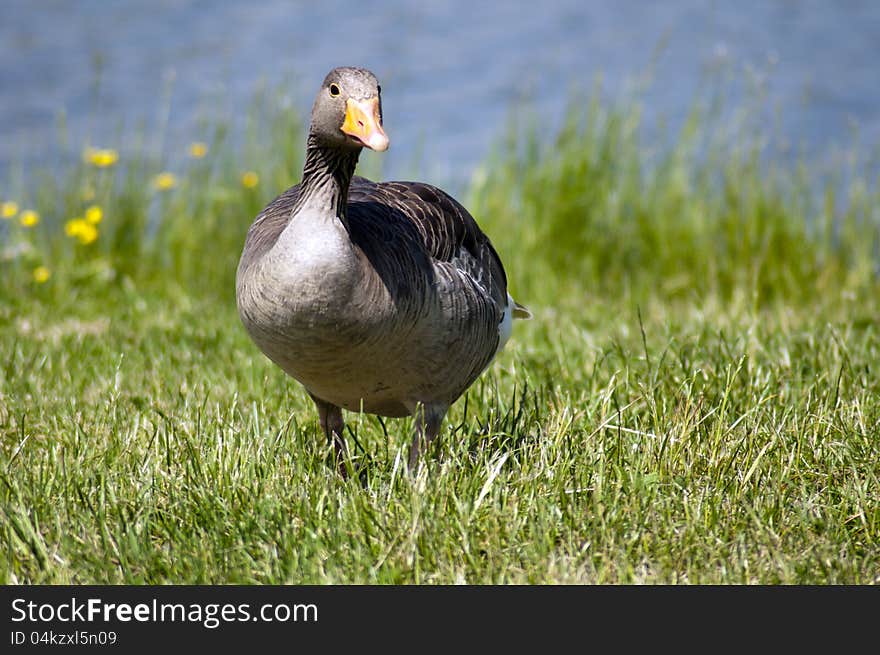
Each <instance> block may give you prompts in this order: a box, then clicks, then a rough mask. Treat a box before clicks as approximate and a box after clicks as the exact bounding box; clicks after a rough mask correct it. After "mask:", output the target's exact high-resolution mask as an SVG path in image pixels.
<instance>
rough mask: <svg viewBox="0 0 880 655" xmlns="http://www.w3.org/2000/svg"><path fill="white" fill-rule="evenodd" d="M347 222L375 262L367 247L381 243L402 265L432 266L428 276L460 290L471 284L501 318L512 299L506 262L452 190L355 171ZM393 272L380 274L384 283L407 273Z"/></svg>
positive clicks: (354, 236) (358, 241)
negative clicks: (367, 176) (379, 178)
mask: <svg viewBox="0 0 880 655" xmlns="http://www.w3.org/2000/svg"><path fill="white" fill-rule="evenodd" d="M348 223H349V230H350V233H351V237H352V241H354V242H355V243H358V245H361V247H362V248H363V249H364V251H365V254H366V255H367V257H368V258H370V259H371V261H372V260H373V258H372V257H371V256H370V255H371V253H370V252H369V250H371V249H372V248H374V247H377V246H379V244H381V246H380V247H382V248H385V249H389V248H390V249H392V250H393V253H394V257H392V258H388V257H387V256H386V257H383V259H386V260H387V259H391V260H392V261H395V262H397V263H398V264H399V268H401V269H402V268H410V270H413V268H411V267H415V268H418V269H421V270H428V269H433V273H431V271H428V272H429V277H430V275H431V274H433V275H434V276H439V277H441V278H443V279H441V280H439V282H440V283H441V285H442V284H451V285H453V287H459V288H458V289H457V291H467V290H468V289H467V288H466V287H473V288H472V289H470V290H472V291H473V292H474V293H477V294H478V295H480V296H482V303H480V302H478V303H477V304H485V303H489V304H490V305H492V307H491V310H492V313H493V314H496V313H497V318H498V320H500V317H501V313H502V312H503V311H504V308H505V307H506V306H507V303H508V301H507V275H506V274H505V272H504V266H503V265H502V263H501V259H500V258H499V257H498V253H497V252H496V251H495V248H494V247H493V246H492V243H491V242H490V241H489V238H488V237H487V236H486V235H485V234H484V233H483V231H482V230H481V229H480V227H479V226H478V225H477V222H476V221H475V220H474V218H473V217H472V216H471V215H470V213H469V212H468V211H467V209H465V208H464V207H463V206H462V205H461V204H460V203H459V202H458V201H456V200H455V199H454V198H453V197H452V196H450V195H449V194H448V193H446V192H444V191H442V190H441V189H438V188H437V187H435V186H432V185H430V184H424V183H421V182H382V183H374V182H371V181H370V180H367V179H365V178H362V177H357V176H356V177H354V178H353V179H352V182H351V186H350V188H349V194H348ZM387 254H388V253H387V250H386V255H387ZM394 273H396V274H395V275H391V276H385V275H382V277H383V279H385V280H386V283H388V282H391V283H392V284H393V283H394V282H393V280H394V278H397V279H403V278H405V277H407V273H406V271H405V270H398V271H396V272H394ZM380 274H381V272H380ZM410 277H411V276H410ZM387 278H392V279H387ZM401 291H403V290H402V289H401ZM392 293H393V291H392ZM486 309H487V310H488V309H490V308H488V307H487V308H486Z"/></svg>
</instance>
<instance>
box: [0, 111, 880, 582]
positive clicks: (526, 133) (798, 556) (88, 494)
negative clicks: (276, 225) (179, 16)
mask: <svg viewBox="0 0 880 655" xmlns="http://www.w3.org/2000/svg"><path fill="white" fill-rule="evenodd" d="M279 106H280V105H277V104H275V103H273V102H272V101H271V98H269V99H264V100H263V101H261V102H259V103H257V105H256V106H255V108H254V109H253V111H252V112H251V118H250V123H249V124H250V125H251V126H256V125H259V126H262V127H261V128H260V129H259V130H257V129H256V128H253V129H251V130H249V131H248V132H247V138H246V140H245V145H244V147H243V148H241V149H235V148H233V147H232V146H231V145H230V144H229V143H228V141H227V139H226V138H225V136H224V134H225V132H224V130H222V129H219V128H218V129H217V130H216V137H215V138H214V139H213V140H212V141H211V150H210V152H209V155H208V157H207V158H205V159H204V160H198V161H193V162H190V163H185V164H180V165H179V168H178V169H177V170H175V171H174V172H175V173H176V174H177V175H178V179H179V185H178V187H177V188H175V189H174V190H172V191H170V192H165V193H160V192H157V191H153V190H151V189H150V187H149V181H150V179H151V178H152V177H153V176H154V175H155V174H156V173H157V172H158V171H160V170H162V169H163V168H164V167H165V166H167V164H166V163H165V162H163V161H151V160H150V159H149V158H147V157H144V156H142V155H140V154H138V153H133V154H130V155H128V156H123V157H122V160H121V162H120V164H119V165H118V166H116V167H114V168H112V169H105V170H95V169H93V168H91V167H89V166H87V165H85V164H76V165H71V166H70V167H69V168H68V169H65V172H64V173H63V174H62V175H61V176H59V177H57V178H55V179H49V178H36V177H35V178H34V179H33V180H32V182H33V184H31V185H30V186H29V185H28V184H25V183H24V182H13V183H10V184H9V185H8V192H7V193H6V196H8V197H10V198H13V199H17V200H18V201H19V203H20V204H22V205H23V206H24V205H27V206H34V207H36V208H37V209H38V210H39V211H40V213H41V216H42V220H41V222H40V224H39V225H38V226H36V227H34V228H30V229H26V228H21V227H19V226H17V225H16V224H15V221H14V220H10V221H4V223H3V224H2V227H0V238H2V239H3V241H2V242H0V243H2V244H4V245H3V248H5V252H6V253H7V254H6V255H5V256H0V275H2V277H3V280H4V285H3V288H2V289H0V367H2V374H0V516H2V518H0V558H2V566H0V581H2V582H5V583H16V582H17V583H33V582H38V583H67V582H72V583H94V582H109V583H117V582H134V583H162V582H171V583H188V582H205V583H220V582H256V583H279V582H280V583H313V582H317V583H324V582H334V583H337V582H338V583H342V582H355V583H361V582H378V583H453V582H468V583H488V582H491V583H508V582H526V583H548V582H577V583H580V582H597V583H631V582H648V583H820V584H824V583H877V582H878V581H880V479H878V478H880V378H878V362H880V320H878V319H880V307H878V301H880V293H878V292H880V286H878V281H877V278H876V270H877V258H876V251H877V244H878V234H880V218H878V214H877V207H878V206H880V196H878V190H877V185H876V181H874V180H870V179H868V178H867V174H866V173H863V172H860V171H859V170H856V171H855V175H854V177H853V179H852V181H851V182H850V183H849V186H847V187H846V188H843V189H841V188H840V185H839V184H831V183H829V184H828V185H827V186H823V187H822V188H817V184H816V183H814V182H813V180H814V179H815V175H814V174H812V173H811V172H810V169H809V167H808V166H806V165H799V166H795V165H788V164H779V163H773V160H772V159H771V160H770V161H769V162H768V161H767V159H766V158H765V157H763V156H762V153H763V151H762V149H761V147H760V143H761V142H760V140H759V139H758V138H752V137H747V135H746V136H744V135H742V134H738V135H734V136H732V137H731V138H729V139H727V140H723V139H722V140H721V141H720V142H719V141H718V139H716V138H715V136H714V135H715V134H716V130H715V127H716V125H715V124H714V123H713V120H712V118H711V116H707V115H705V114H703V113H700V112H695V113H694V117H693V118H692V120H691V121H690V122H689V123H688V125H687V126H686V128H685V130H684V131H683V132H682V133H681V134H678V135H676V136H675V137H674V138H671V139H670V140H669V141H668V142H663V143H656V144H649V145H650V146H652V147H651V148H649V147H648V146H646V145H644V144H642V143H640V142H639V141H638V138H637V136H636V135H637V132H638V126H639V118H638V111H637V109H622V108H620V107H615V106H606V105H600V104H599V103H593V104H592V105H591V106H590V108H589V109H588V110H586V111H584V112H578V111H577V110H573V111H572V113H571V116H570V120H569V122H568V123H567V124H566V126H565V127H563V129H562V130H561V131H560V133H559V134H557V135H546V134H543V135H541V134H539V133H538V132H537V131H535V130H531V129H529V128H527V127H516V128H511V133H513V134H515V135H516V138H515V139H511V140H510V141H509V142H508V143H502V144H500V146H499V148H498V149H497V150H496V152H495V153H494V154H493V155H492V157H490V158H489V159H488V160H487V164H486V166H485V167H484V169H483V170H482V171H480V172H478V174H477V175H476V176H475V179H474V183H473V185H472V186H471V188H470V189H469V190H466V191H465V192H463V193H460V194H459V195H460V196H461V197H462V198H463V199H465V200H466V201H467V203H468V205H469V206H470V207H471V208H472V209H473V211H474V213H475V214H476V215H477V217H478V219H479V220H480V222H481V224H482V225H483V226H484V228H485V229H486V230H487V232H488V233H489V234H490V236H491V237H492V238H493V241H494V242H495V243H496V245H497V247H498V249H499V251H500V252H501V254H502V257H503V259H504V261H505V263H506V266H507V269H508V272H509V276H510V280H511V287H512V290H513V292H514V294H515V295H516V296H517V298H518V299H519V300H521V301H522V302H524V303H526V304H527V305H529V306H530V307H531V309H532V310H533V311H534V313H535V319H534V320H533V321H530V322H525V323H517V325H516V330H515V333H514V338H513V340H512V341H511V343H510V344H509V345H508V348H507V349H506V351H505V352H504V354H503V355H502V356H501V357H499V358H498V360H497V361H496V362H495V363H494V364H493V366H492V367H491V368H490V370H489V371H488V372H487V373H486V374H484V376H483V377H482V378H481V379H480V380H479V381H478V382H477V383H476V384H475V385H474V386H473V387H472V388H471V389H470V391H469V392H468V394H467V397H466V399H462V400H461V401H459V402H458V403H457V404H456V405H455V406H454V407H453V408H452V410H451V412H450V414H449V417H448V420H447V422H446V424H445V428H444V431H443V433H442V439H441V441H440V443H439V445H438V447H437V448H436V449H435V450H434V452H432V453H431V455H430V457H429V458H428V462H429V464H428V466H427V467H425V468H424V469H423V470H422V472H421V473H420V474H419V475H418V476H415V477H413V476H410V475H408V474H406V472H405V468H404V467H403V464H402V463H403V461H404V459H405V458H404V455H405V453H406V447H407V445H408V441H409V434H410V430H411V427H412V426H411V422H410V421H409V420H386V421H385V423H384V426H383V424H382V423H380V422H379V421H378V420H377V419H376V418H374V417H370V416H358V415H353V414H347V420H348V425H349V427H350V429H351V433H352V435H351V439H350V443H352V444H353V445H354V461H353V465H354V466H355V468H356V469H358V470H359V471H360V475H359V476H355V477H354V478H353V479H350V480H348V481H344V480H342V479H340V478H339V476H338V475H337V474H336V473H335V470H334V467H333V466H332V464H331V463H330V461H329V459H328V456H329V452H328V447H327V446H326V445H325V443H324V441H323V438H322V437H320V436H319V435H320V430H319V427H318V425H317V417H316V414H315V412H314V410H313V409H312V407H311V403H310V401H308V399H307V398H306V397H305V394H304V393H303V392H302V391H301V389H300V388H299V387H298V386H297V385H296V384H295V383H293V382H292V381H290V380H289V379H287V378H286V377H285V376H284V374H283V373H281V372H280V371H279V370H278V369H277V368H276V367H274V366H273V365H272V364H271V363H269V362H268V360H266V359H265V358H264V357H263V356H262V355H261V354H260V353H259V351H258V350H257V349H256V347H255V346H254V345H253V344H252V343H251V342H250V341H249V339H248V338H247V336H246V334H245V333H244V331H243V329H242V328H241V326H240V324H239V323H238V319H237V315H236V312H235V307H234V297H233V288H232V280H233V277H234V270H235V264H236V261H237V257H238V254H239V252H240V247H241V243H242V240H243V236H244V230H245V229H246V227H247V225H248V223H249V222H250V220H251V218H252V217H253V215H254V214H255V213H256V211H258V210H259V208H260V207H261V206H262V205H263V204H264V203H265V202H267V201H268V200H270V199H271V198H272V197H273V196H274V194H275V193H276V192H277V191H279V190H280V189H282V188H284V186H286V185H287V184H289V183H292V182H294V181H296V179H297V178H298V175H299V170H298V169H299V166H300V152H299V150H300V147H301V143H302V134H301V130H302V122H301V120H299V119H298V118H297V117H296V116H293V115H291V114H289V112H286V111H282V110H280V109H279V108H278V107H279ZM387 128H388V129H389V131H390V133H392V134H393V129H394V126H392V125H389V126H387ZM271 144H281V145H280V146H278V145H276V146H275V147H270V145H271ZM656 152H662V153H663V155H662V156H656V155H652V154H650V153H656ZM267 153H268V156H267ZM368 163H371V165H374V166H375V163H372V160H371V162H368ZM249 169H253V170H256V171H257V172H258V173H259V175H260V180H261V181H260V185H259V186H258V187H257V188H256V189H244V188H242V186H241V185H240V183H239V178H240V174H241V172H242V171H243V170H249ZM84 186H90V187H91V188H93V189H94V190H95V192H96V197H95V199H94V200H90V201H89V202H98V203H100V204H101V206H102V207H103V208H104V209H105V219H104V221H102V223H101V224H100V226H99V228H100V233H101V234H100V237H99V239H98V240H97V241H96V242H95V243H93V244H90V245H88V246H84V245H79V244H77V243H75V242H74V241H73V240H71V239H69V238H67V237H65V236H64V234H63V228H62V225H63V223H64V221H65V220H66V219H67V218H70V217H72V216H75V215H77V214H78V213H79V212H81V211H82V208H83V206H84V205H85V204H87V203H86V202H85V201H84V200H83V199H82V195H81V191H82V189H83V187H84ZM28 193H30V194H32V195H30V196H28V195H27V194H28ZM26 201H28V202H26ZM22 244H24V245H22ZM10 253H11V254H10ZM40 264H44V265H46V266H48V267H49V268H50V269H51V271H52V276H51V278H50V279H49V281H48V282H46V283H44V284H37V283H36V282H34V281H33V279H32V270H33V268H34V267H35V266H37V265H40Z"/></svg>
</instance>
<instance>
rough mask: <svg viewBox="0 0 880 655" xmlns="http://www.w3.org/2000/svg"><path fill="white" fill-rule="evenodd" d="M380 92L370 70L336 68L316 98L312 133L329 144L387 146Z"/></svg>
mask: <svg viewBox="0 0 880 655" xmlns="http://www.w3.org/2000/svg"><path fill="white" fill-rule="evenodd" d="M380 93H381V88H380V87H379V81H378V80H377V79H376V76H375V75H373V74H372V73H371V72H370V71H368V70H365V69H363V68H334V69H333V70H332V71H330V73H328V74H327V77H325V78H324V82H323V83H322V84H321V89H320V90H319V91H318V96H317V97H316V98H315V104H314V106H313V107H312V123H311V127H310V128H309V135H310V137H311V138H312V139H314V140H315V141H317V142H318V143H320V144H321V145H322V146H325V147H331V148H356V149H360V148H370V149H372V150H379V151H382V150H387V149H388V136H387V135H386V134H385V130H383V129H382V100H381V98H380Z"/></svg>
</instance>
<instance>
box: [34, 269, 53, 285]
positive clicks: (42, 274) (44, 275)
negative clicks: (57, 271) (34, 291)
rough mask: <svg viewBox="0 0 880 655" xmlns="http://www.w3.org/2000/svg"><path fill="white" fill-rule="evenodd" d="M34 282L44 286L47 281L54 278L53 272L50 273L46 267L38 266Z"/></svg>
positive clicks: (35, 270)
mask: <svg viewBox="0 0 880 655" xmlns="http://www.w3.org/2000/svg"><path fill="white" fill-rule="evenodd" d="M33 276H34V282H36V283H37V284H43V282H45V281H46V280H48V279H49V278H50V277H51V276H52V271H50V270H49V269H48V268H46V267H45V266H37V267H36V268H35V269H34V272H33Z"/></svg>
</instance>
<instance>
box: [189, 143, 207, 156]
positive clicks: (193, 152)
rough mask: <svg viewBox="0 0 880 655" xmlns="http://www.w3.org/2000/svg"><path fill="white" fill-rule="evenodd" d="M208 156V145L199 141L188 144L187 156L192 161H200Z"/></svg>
mask: <svg viewBox="0 0 880 655" xmlns="http://www.w3.org/2000/svg"><path fill="white" fill-rule="evenodd" d="M207 154H208V144H207V143H202V142H201V141H194V142H193V143H190V144H189V156H190V157H192V158H193V159H201V158H202V157H204V156H205V155H207Z"/></svg>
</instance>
